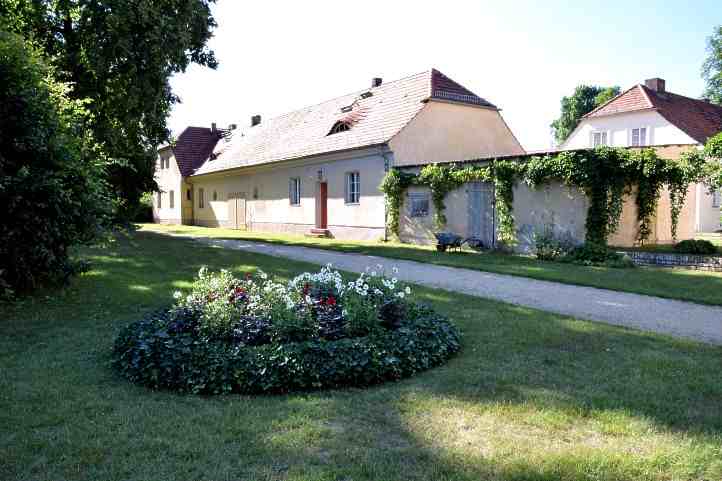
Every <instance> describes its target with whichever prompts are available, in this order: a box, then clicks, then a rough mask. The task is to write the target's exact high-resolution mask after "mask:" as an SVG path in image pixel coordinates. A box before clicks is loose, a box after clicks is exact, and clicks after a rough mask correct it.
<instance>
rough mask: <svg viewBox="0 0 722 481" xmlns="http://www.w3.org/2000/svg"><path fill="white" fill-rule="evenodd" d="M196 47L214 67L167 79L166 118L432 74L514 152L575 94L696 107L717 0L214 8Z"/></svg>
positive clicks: (180, 124) (539, 142)
mask: <svg viewBox="0 0 722 481" xmlns="http://www.w3.org/2000/svg"><path fill="white" fill-rule="evenodd" d="M213 13H214V17H215V18H216V21H217V23H218V27H217V28H216V30H215V31H214V37H213V38H212V39H211V41H210V43H209V46H210V47H211V48H212V49H213V50H214V51H215V54H216V58H217V59H218V61H219V67H218V69H216V70H211V69H208V68H204V67H198V66H196V65H193V66H191V67H190V68H189V69H188V70H187V71H186V72H184V73H180V74H177V75H176V76H174V77H173V78H172V79H171V84H172V87H173V90H174V92H175V93H176V94H178V95H179V96H180V97H181V99H182V103H181V104H179V105H176V106H175V107H174V109H173V112H172V114H171V118H170V119H169V126H170V128H171V130H172V132H173V134H174V135H176V136H177V135H178V134H180V132H182V131H183V129H184V128H185V127H186V126H188V125H197V126H210V124H211V122H216V123H217V124H218V125H219V127H225V126H227V125H229V124H231V123H236V124H238V125H239V126H246V125H248V124H249V123H250V118H251V116H252V115H255V114H260V115H261V116H262V117H263V118H266V119H267V118H272V117H275V116H277V115H280V114H283V113H286V112H290V111H293V110H296V109H299V108H303V107H306V106H309V105H313V104H316V103H319V102H322V101H324V100H328V99H331V98H334V97H338V96H340V95H344V94H347V93H350V92H354V91H357V90H360V89H363V88H366V87H368V86H370V85H371V79H372V78H373V77H382V78H383V79H384V80H385V81H390V80H395V79H398V78H402V77H405V76H408V75H411V74H414V73H418V72H422V71H425V70H428V69H430V68H432V67H433V68H436V69H438V70H440V71H441V72H443V73H444V74H446V75H447V76H449V77H451V78H452V79H454V80H455V81H457V82H458V83H460V84H462V85H463V86H465V87H466V88H468V89H469V90H471V91H472V92H474V93H476V94H477V95H479V96H481V97H483V98H485V99H487V100H489V101H490V102H492V103H494V104H495V105H497V106H498V107H499V108H501V110H502V115H503V116H504V119H505V120H506V121H507V123H508V124H509V126H510V128H511V129H512V131H513V132H514V133H515V135H516V136H517V138H518V139H519V141H520V142H521V143H522V145H523V146H524V148H526V149H527V150H535V149H545V148H548V147H550V146H551V145H552V144H551V142H552V136H551V130H550V128H549V124H550V123H551V122H552V120H554V119H555V118H556V117H558V115H559V103H560V100H561V98H562V97H563V96H564V95H570V94H571V93H572V92H573V91H574V87H575V86H577V85H579V84H582V83H584V84H594V85H603V86H609V85H618V86H620V87H622V89H626V88H629V87H631V86H632V85H634V84H637V83H643V82H644V79H647V78H651V77H661V78H664V79H665V80H666V81H667V89H668V90H670V91H672V92H675V93H678V94H682V95H687V96H690V97H699V96H700V95H701V94H702V92H703V89H704V82H703V80H702V78H701V76H700V69H701V66H702V62H703V61H704V58H705V54H706V39H707V37H708V36H709V35H710V34H711V33H712V30H713V28H714V26H715V25H718V24H722V2H720V1H687V2H681V1H670V0H666V1H665V0H658V1H656V2H635V1H633V0H627V1H616V0H607V1H605V2H601V3H600V2H584V1H575V2H563V1H554V0H547V1H514V0H506V1H501V2H496V1H495V2H488V1H473V2H472V1H455V0H446V1H435V2H427V1H423V0H416V1H406V0H384V1H376V0H364V1H363V2H352V1H326V0H306V1H303V2H299V1H276V0H262V1H255V2H245V1H240V0H218V3H217V4H216V5H215V6H214V8H213Z"/></svg>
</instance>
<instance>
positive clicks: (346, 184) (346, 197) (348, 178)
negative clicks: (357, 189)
mask: <svg viewBox="0 0 722 481" xmlns="http://www.w3.org/2000/svg"><path fill="white" fill-rule="evenodd" d="M350 183H351V174H350V173H349V174H346V179H345V182H344V187H343V198H344V201H345V202H346V203H347V204H349V203H351V200H350V199H349V184H350Z"/></svg>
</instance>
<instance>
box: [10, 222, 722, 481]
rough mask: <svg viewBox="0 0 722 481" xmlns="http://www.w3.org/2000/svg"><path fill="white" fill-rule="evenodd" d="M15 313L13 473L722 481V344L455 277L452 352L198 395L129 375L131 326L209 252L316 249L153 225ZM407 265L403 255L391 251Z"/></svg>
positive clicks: (288, 266) (284, 273)
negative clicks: (480, 294)
mask: <svg viewBox="0 0 722 481" xmlns="http://www.w3.org/2000/svg"><path fill="white" fill-rule="evenodd" d="M82 254H83V255H84V256H87V257H89V258H90V260H91V261H92V263H93V266H94V267H93V270H92V271H90V272H88V273H86V274H84V275H83V276H81V277H80V278H78V279H76V280H75V281H74V282H73V284H72V286H71V287H70V288H68V289H66V290H64V291H62V292H56V291H52V290H48V291H44V292H40V293H38V295H36V296H35V297H33V298H30V299H26V300H24V301H23V302H20V303H17V304H15V305H13V306H7V305H5V306H2V307H1V308H2V311H0V312H2V315H1V316H0V426H2V429H0V479H3V480H60V479H62V480H103V481H106V480H150V479H152V480H156V481H160V480H180V479H189V480H190V479H194V480H195V479H203V480H276V479H278V480H308V481H311V480H314V481H315V480H337V481H340V480H385V481H386V480H425V479H429V480H469V481H472V480H473V481H476V480H480V479H491V480H519V481H520V480H568V481H583V480H609V481H612V480H614V481H619V480H670V479H684V480H688V479H689V480H692V479H694V480H700V479H709V480H717V479H721V478H722V402H720V400H721V399H722V377H721V376H720V372H722V348H720V347H713V346H707V345H702V344H697V343H693V342H688V341H679V340H673V339H670V338H667V337H663V336H657V335H652V334H645V333H641V332H637V331H632V330H625V329H620V328H615V327H611V326H606V325H602V324H595V323H589V322H583V321H577V320H574V319H570V318H566V317H561V316H558V315H553V314H548V313H543V312H539V311H535V310H533V309H526V308H520V307H514V306H510V305H506V304H501V303H497V302H492V301H486V300H482V299H478V298H473V297H468V296H463V295H457V294H452V293H450V292H446V291H438V290H436V291H435V290H430V289H422V288H416V289H415V296H417V298H418V299H420V300H421V301H423V302H428V303H431V304H433V306H434V307H435V308H436V309H438V310H439V311H441V312H443V313H445V314H447V315H448V316H450V317H451V318H452V319H453V320H454V321H455V322H456V323H457V324H458V325H459V326H460V327H461V328H462V329H463V332H464V337H463V349H462V351H461V353H460V354H459V355H458V356H456V357H455V358H453V359H452V360H451V361H450V362H449V363H448V364H446V365H444V366H442V367H440V368H437V369H434V370H431V371H428V372H425V373H421V374H419V375H417V376H415V377H413V378H410V379H407V380H404V381H401V382H398V383H389V384H384V385H380V386H376V387H372V388H369V389H348V390H336V391H326V392H315V393H302V394H293V395H286V396H256V397H253V396H239V395H228V396H218V397H201V396H182V395H177V394H173V393H169V392H154V391H151V390H148V389H145V388H142V387H138V386H135V385H132V384H130V383H128V382H126V381H125V380H124V379H122V378H119V377H117V376H116V375H115V374H114V372H113V371H112V370H111V369H110V367H109V352H110V349H111V346H112V342H113V337H114V335H115V333H116V332H117V331H118V329H119V328H120V327H121V326H123V325H124V324H126V323H127V322H129V321H132V320H134V319H137V318H138V317H139V316H141V315H142V314H143V313H144V312H146V311H148V310H151V309H155V308H157V307H159V306H162V305H164V304H166V303H167V302H168V301H169V299H170V293H171V292H172V291H173V290H174V289H178V288H184V287H187V286H188V285H189V281H190V280H191V279H192V278H193V276H194V275H195V273H196V272H197V270H198V269H199V268H200V267H201V266H202V265H207V266H209V267H210V268H213V269H219V268H229V269H232V270H233V271H235V272H237V273H243V272H247V271H252V270H254V269H256V268H262V269H264V270H265V271H267V272H268V273H270V274H272V275H274V276H279V277H282V278H286V279H287V278H290V277H291V276H293V275H295V274H296V273H298V272H301V271H303V270H307V269H315V268H316V266H312V265H309V264H303V263H298V262H292V261H289V260H285V259H277V258H271V257H265V256H261V255H257V254H246V253H243V252H238V251H231V250H223V249H214V248H211V247H206V246H203V245H199V244H198V243H192V242H190V241H187V240H182V239H173V238H168V237H164V236H160V235H158V234H152V233H148V232H140V233H137V234H135V235H134V236H133V237H132V238H130V239H127V240H121V241H119V242H117V243H116V244H115V245H112V246H110V247H105V248H93V249H84V250H83V251H82ZM388 265H389V266H390V265H391V263H389V264H388Z"/></svg>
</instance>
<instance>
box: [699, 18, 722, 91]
mask: <svg viewBox="0 0 722 481" xmlns="http://www.w3.org/2000/svg"><path fill="white" fill-rule="evenodd" d="M702 78H703V79H704V81H705V91H704V96H705V97H706V98H708V99H709V100H710V101H712V102H714V103H716V104H720V105H722V25H718V26H717V27H716V28H715V30H714V32H713V33H712V35H711V36H710V37H708V38H707V59H706V60H705V61H704V63H703V64H702Z"/></svg>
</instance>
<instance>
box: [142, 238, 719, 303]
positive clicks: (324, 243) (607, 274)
mask: <svg viewBox="0 0 722 481" xmlns="http://www.w3.org/2000/svg"><path fill="white" fill-rule="evenodd" d="M140 228H141V230H142V231H150V232H163V233H169V234H184V235H195V236H206V237H214V238H219V239H244V240H251V241H260V242H270V243H275V244H283V245H292V246H293V245H296V246H304V247H315V248H319V249H328V250H333V251H338V252H349V253H356V254H363V255H374V256H380V257H387V258H391V259H404V260H411V261H418V262H425V263H428V264H436V265H444V266H451V267H463V268H466V269H476V270H480V271H487V272H494V273H497V274H509V275H514V276H521V277H530V278H532V279H540V280H545V281H555V282H562V283H565V284H576V285H580V286H591V287H599V288H602V289H611V290H615V291H623V292H633V293H636V294H646V295H650V296H658V297H665V298H669V299H680V300H684V301H691V302H697V303H701V304H713V305H722V272H707V271H696V270H686V269H670V268H651V267H638V268H635V269H612V268H607V267H587V266H579V265H574V264H565V263H561V262H542V261H538V260H536V259H535V258H533V257H529V256H518V255H504V254H499V253H493V252H484V253H477V252H473V251H462V252H437V251H436V249H435V248H434V247H433V246H419V245H413V244H401V243H393V242H389V243H381V242H358V241H340V240H335V239H315V238H308V237H303V236H298V235H288V234H269V233H262V232H247V231H241V230H234V229H217V228H207V227H196V226H181V225H160V224H141V225H140Z"/></svg>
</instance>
